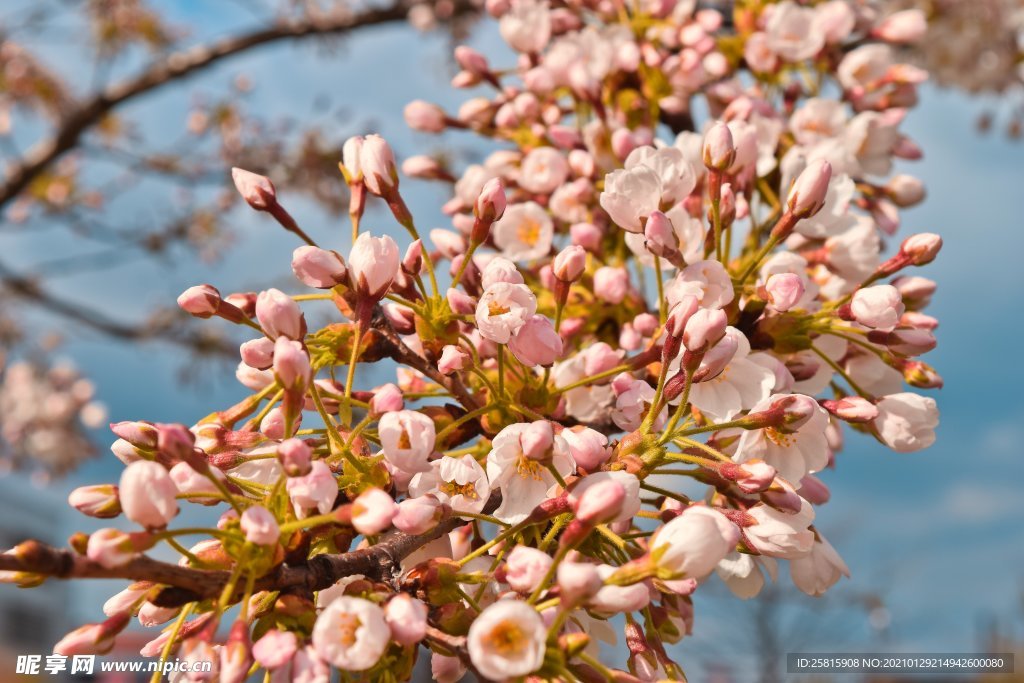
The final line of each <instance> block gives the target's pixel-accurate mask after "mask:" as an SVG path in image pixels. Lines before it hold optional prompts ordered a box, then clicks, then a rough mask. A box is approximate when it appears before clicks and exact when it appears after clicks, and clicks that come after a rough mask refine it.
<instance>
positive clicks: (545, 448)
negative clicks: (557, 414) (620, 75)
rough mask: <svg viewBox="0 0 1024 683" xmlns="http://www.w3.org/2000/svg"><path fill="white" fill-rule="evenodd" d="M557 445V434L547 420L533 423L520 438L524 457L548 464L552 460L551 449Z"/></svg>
mask: <svg viewBox="0 0 1024 683" xmlns="http://www.w3.org/2000/svg"><path fill="white" fill-rule="evenodd" d="M554 443H555V433H554V430H553V429H552V428H551V423H550V422H548V421H547V420H537V421H536V422H531V423H530V424H529V425H527V426H526V429H525V430H523V433H522V435H521V436H520V437H519V444H520V446H521V447H522V450H523V456H524V457H527V458H529V459H530V460H537V461H539V462H547V461H549V460H550V459H551V449H552V447H553V446H554Z"/></svg>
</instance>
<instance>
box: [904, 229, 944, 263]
mask: <svg viewBox="0 0 1024 683" xmlns="http://www.w3.org/2000/svg"><path fill="white" fill-rule="evenodd" d="M940 249H942V238H941V237H939V236H938V235H936V234H934V233H930V232H922V233H918V234H916V235H911V236H910V237H908V238H907V239H905V240H903V244H901V245H900V253H901V254H903V255H905V256H906V257H907V258H908V259H909V261H910V263H911V264H912V265H915V266H923V265H927V264H929V263H931V262H932V261H934V260H935V257H936V256H938V254H939V250H940Z"/></svg>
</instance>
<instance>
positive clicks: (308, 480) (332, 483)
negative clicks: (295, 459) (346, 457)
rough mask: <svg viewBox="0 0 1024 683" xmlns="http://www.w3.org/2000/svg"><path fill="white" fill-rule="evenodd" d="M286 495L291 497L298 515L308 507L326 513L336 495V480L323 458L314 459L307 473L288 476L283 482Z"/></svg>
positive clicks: (303, 514) (305, 512)
mask: <svg viewBox="0 0 1024 683" xmlns="http://www.w3.org/2000/svg"><path fill="white" fill-rule="evenodd" d="M285 489H286V490H287V491H288V497H289V498H291V501H292V505H293V506H294V508H295V514H296V515H297V516H298V517H304V516H306V514H307V513H308V511H309V510H310V509H316V510H317V512H319V513H320V514H326V513H327V512H329V511H330V509H331V507H332V506H333V505H334V499H335V498H337V497H338V482H337V481H336V480H335V479H334V475H333V474H331V468H329V467H328V466H327V464H326V463H325V462H324V461H323V460H316V461H314V462H313V464H312V465H311V466H310V471H309V474H306V475H304V476H301V477H289V478H288V479H287V481H286V482H285Z"/></svg>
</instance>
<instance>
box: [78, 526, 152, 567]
mask: <svg viewBox="0 0 1024 683" xmlns="http://www.w3.org/2000/svg"><path fill="white" fill-rule="evenodd" d="M85 554H86V556H87V557H88V558H89V559H90V560H92V561H93V562H96V563H98V564H100V565H102V566H104V567H106V568H108V569H113V568H114V567H120V566H121V565H123V564H127V563H128V562H129V561H131V560H132V558H134V557H135V556H136V555H138V554H139V553H138V550H136V547H135V543H134V541H133V539H132V537H131V536H130V535H128V534H126V533H125V532H123V531H121V530H120V529H100V530H98V531H94V532H93V533H92V534H90V535H89V542H88V544H87V546H86V551H85Z"/></svg>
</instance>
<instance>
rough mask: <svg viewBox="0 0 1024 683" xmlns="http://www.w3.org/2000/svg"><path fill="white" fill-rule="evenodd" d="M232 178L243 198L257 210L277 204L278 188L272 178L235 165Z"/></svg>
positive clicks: (266, 208) (265, 209) (264, 209)
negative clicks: (276, 188) (271, 180)
mask: <svg viewBox="0 0 1024 683" xmlns="http://www.w3.org/2000/svg"><path fill="white" fill-rule="evenodd" d="M231 179H232V180H233V181H234V182H235V189H236V190H238V194H240V195H242V199H244V200H245V201H246V202H247V203H248V204H249V206H251V207H252V208H254V209H256V210H257V211H267V210H268V209H270V207H272V206H273V205H275V204H277V190H275V189H274V183H272V182H270V178H267V177H266V176H261V175H257V174H255V173H252V172H251V171H246V170H245V169H242V168H238V167H234V168H232V169H231Z"/></svg>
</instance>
